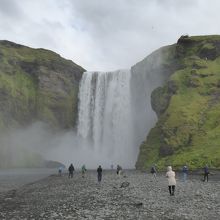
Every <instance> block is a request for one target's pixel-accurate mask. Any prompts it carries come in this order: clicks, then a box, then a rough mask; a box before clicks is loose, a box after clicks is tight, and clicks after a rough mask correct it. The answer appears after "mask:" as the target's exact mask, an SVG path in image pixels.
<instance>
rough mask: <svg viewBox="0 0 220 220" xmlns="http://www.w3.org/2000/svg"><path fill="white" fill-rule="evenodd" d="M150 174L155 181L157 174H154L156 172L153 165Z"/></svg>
mask: <svg viewBox="0 0 220 220" xmlns="http://www.w3.org/2000/svg"><path fill="white" fill-rule="evenodd" d="M150 172H151V174H152V175H153V177H154V179H157V174H156V173H157V171H156V167H155V165H153V166H152V167H151V170H150Z"/></svg>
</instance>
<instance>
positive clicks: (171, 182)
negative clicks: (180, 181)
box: [166, 166, 176, 196]
mask: <svg viewBox="0 0 220 220" xmlns="http://www.w3.org/2000/svg"><path fill="white" fill-rule="evenodd" d="M166 177H167V178H168V188H169V193H170V195H171V196H174V192H175V186H176V178H175V172H174V171H173V170H172V167H171V166H168V167H167V173H166Z"/></svg>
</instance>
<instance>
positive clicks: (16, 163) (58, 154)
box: [0, 122, 120, 169]
mask: <svg viewBox="0 0 220 220" xmlns="http://www.w3.org/2000/svg"><path fill="white" fill-rule="evenodd" d="M107 151H109V149H104V148H103V150H99V151H97V150H95V149H94V147H93V145H92V144H91V142H90V140H82V139H81V138H80V137H78V136H77V135H76V133H75V132H74V131H65V132H64V131H59V132H58V131H56V132H54V131H51V128H49V127H48V126H47V125H46V124H44V123H42V122H37V123H34V124H32V125H30V126H28V127H27V128H19V129H13V130H11V131H10V132H7V133H4V134H1V136H0V167H30V166H33V167H35V166H36V167H37V166H42V164H43V162H44V160H52V161H58V162H61V163H63V164H64V165H65V166H68V165H69V164H70V163H73V165H74V166H75V167H76V168H80V167H81V166H82V165H83V164H85V165H86V167H88V168H93V169H94V168H96V167H97V166H98V165H99V164H101V165H102V166H103V167H104V168H110V165H111V164H112V161H111V159H110V158H109V157H108V156H107V154H106V152H107ZM119 162H120V161H119ZM115 165H116V164H115Z"/></svg>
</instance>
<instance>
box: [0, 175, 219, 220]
mask: <svg viewBox="0 0 220 220" xmlns="http://www.w3.org/2000/svg"><path fill="white" fill-rule="evenodd" d="M125 174H126V177H122V176H121V177H118V176H117V175H116V174H115V172H112V171H104V172H103V179H102V182H101V184H99V183H97V176H96V172H94V171H88V172H87V173H86V176H85V178H82V176H81V173H79V172H76V173H75V174H74V176H73V178H72V179H68V176H67V175H63V176H62V177H59V176H58V175H51V176H49V177H47V178H45V179H42V180H39V181H37V182H34V183H31V184H26V185H24V186H22V187H20V188H18V189H15V190H10V191H7V192H1V193H0V219H13V220H15V219H32V220H33V219H91V220H93V219H97V220H98V219H100V220H101V219H106V220H107V219H108V220H109V219H132V220H134V219H145V220H146V219H175V220H178V219H181V220H182V219H200V220H201V219H220V181H219V180H218V178H216V177H215V178H212V176H211V177H210V181H209V182H208V183H207V182H202V181H201V176H189V179H188V180H187V182H182V181H181V176H179V177H178V176H177V186H176V192H175V196H170V195H169V193H168V187H167V179H166V178H165V174H164V175H163V174H160V175H158V177H157V180H154V179H153V178H152V176H151V175H150V174H146V173H142V172H139V171H126V172H125ZM125 182H126V183H125ZM122 183H124V184H122ZM127 183H129V185H128V184H127ZM127 185H128V186H127ZM123 186H124V187H123Z"/></svg>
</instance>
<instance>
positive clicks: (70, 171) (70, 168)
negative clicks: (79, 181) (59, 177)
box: [68, 163, 75, 178]
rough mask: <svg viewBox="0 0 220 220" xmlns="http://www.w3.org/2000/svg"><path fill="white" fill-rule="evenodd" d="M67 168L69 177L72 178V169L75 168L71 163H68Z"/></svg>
mask: <svg viewBox="0 0 220 220" xmlns="http://www.w3.org/2000/svg"><path fill="white" fill-rule="evenodd" d="M68 170H69V178H73V171H74V170H75V169H74V166H73V164H72V163H71V164H70V166H69V169H68Z"/></svg>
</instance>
